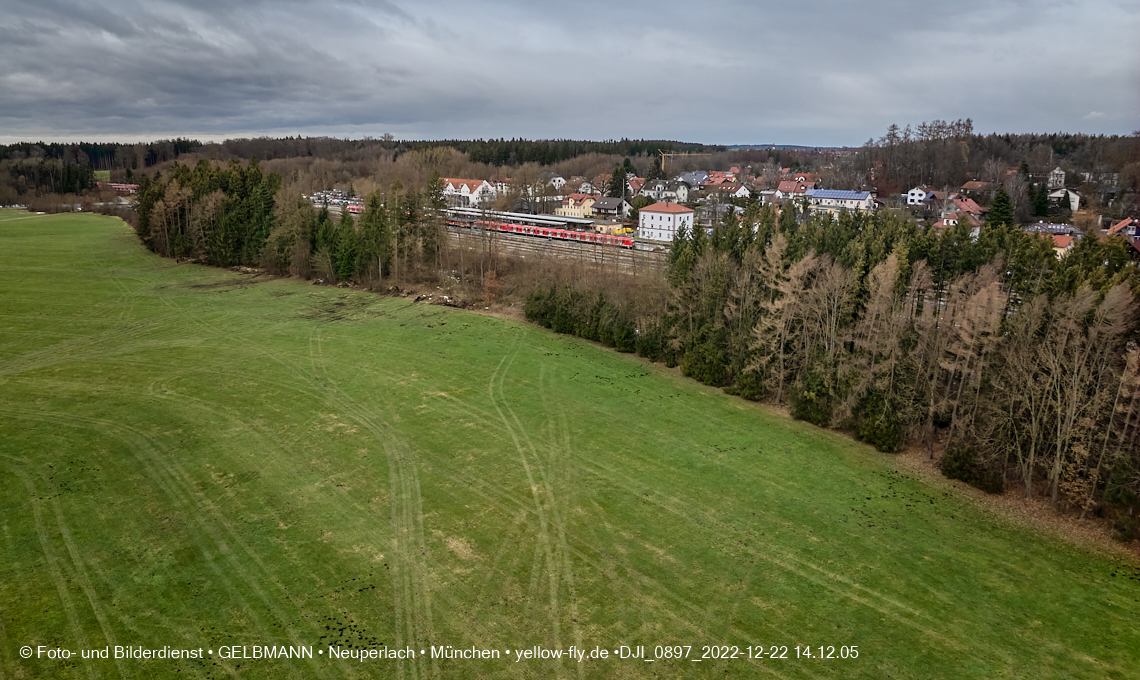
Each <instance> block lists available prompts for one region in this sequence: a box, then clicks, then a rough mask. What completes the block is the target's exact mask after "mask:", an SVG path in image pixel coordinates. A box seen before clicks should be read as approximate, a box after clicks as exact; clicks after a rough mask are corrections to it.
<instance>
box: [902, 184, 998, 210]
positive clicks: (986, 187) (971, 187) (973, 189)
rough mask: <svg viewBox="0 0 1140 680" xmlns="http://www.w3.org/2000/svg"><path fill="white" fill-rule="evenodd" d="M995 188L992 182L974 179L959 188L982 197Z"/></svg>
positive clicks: (966, 193)
mask: <svg viewBox="0 0 1140 680" xmlns="http://www.w3.org/2000/svg"><path fill="white" fill-rule="evenodd" d="M993 190H994V185H993V184H991V183H990V182H979V181H977V180H972V181H969V182H966V183H965V184H963V185H962V186H961V187H959V188H958V191H959V192H961V193H962V194H963V195H965V196H969V197H970V198H981V197H983V196H989V195H990V192H992V191H993ZM909 198H910V194H909V193H908V194H907V199H909ZM908 205H909V200H908Z"/></svg>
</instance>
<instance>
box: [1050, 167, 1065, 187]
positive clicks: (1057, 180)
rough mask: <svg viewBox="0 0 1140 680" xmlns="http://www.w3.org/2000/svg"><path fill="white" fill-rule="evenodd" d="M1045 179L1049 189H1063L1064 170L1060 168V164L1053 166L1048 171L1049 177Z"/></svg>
mask: <svg viewBox="0 0 1140 680" xmlns="http://www.w3.org/2000/svg"><path fill="white" fill-rule="evenodd" d="M1047 181H1048V187H1049V188H1050V189H1064V188H1065V171H1064V170H1062V169H1061V166H1057V167H1055V168H1053V171H1052V172H1050V173H1049V179H1048V180H1047Z"/></svg>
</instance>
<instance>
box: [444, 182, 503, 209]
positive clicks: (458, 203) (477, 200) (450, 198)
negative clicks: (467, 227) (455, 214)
mask: <svg viewBox="0 0 1140 680" xmlns="http://www.w3.org/2000/svg"><path fill="white" fill-rule="evenodd" d="M495 196H496V194H495V187H494V186H492V185H491V183H490V182H488V181H487V180H485V179H456V178H454V177H444V178H443V198H444V200H446V201H447V204H448V205H449V206H451V207H453V208H475V207H478V206H479V205H480V204H482V203H489V202H492V201H494V200H495Z"/></svg>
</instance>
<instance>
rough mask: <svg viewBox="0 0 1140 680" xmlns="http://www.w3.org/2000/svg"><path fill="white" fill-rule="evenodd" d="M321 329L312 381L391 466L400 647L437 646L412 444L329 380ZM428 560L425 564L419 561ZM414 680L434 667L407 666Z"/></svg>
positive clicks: (312, 340)
mask: <svg viewBox="0 0 1140 680" xmlns="http://www.w3.org/2000/svg"><path fill="white" fill-rule="evenodd" d="M321 342H322V341H321V337H320V331H319V329H318V330H316V331H314V332H313V333H310V336H309V351H310V365H311V367H312V368H313V378H312V380H313V381H314V382H317V383H321V382H324V383H326V384H327V386H328V387H329V388H330V391H329V394H328V395H327V396H326V403H328V404H329V405H330V406H334V407H336V408H337V409H338V410H341V411H343V412H344V413H346V414H347V415H348V416H349V417H350V418H352V419H353V420H355V421H356V422H357V423H359V424H360V425H361V426H362V427H364V428H365V429H366V430H368V432H369V433H371V434H372V437H373V438H374V439H375V440H376V441H377V442H378V443H379V444H380V445H381V447H382V448H383V450H384V454H385V458H386V459H387V461H388V482H389V488H390V496H391V501H390V502H391V511H390V522H391V528H392V554H393V555H395V557H396V559H394V560H393V562H394V563H395V564H396V565H398V566H397V569H392V570H390V571H391V572H393V573H392V594H393V604H394V607H393V608H394V609H395V612H394V614H395V619H396V631H395V632H396V646H397V647H400V646H403V645H405V643H410V644H412V645H414V646H416V647H419V648H423V647H427V646H430V645H431V643H432V642H434V641H435V639H434V638H435V627H434V624H433V622H432V610H431V586H430V583H429V579H428V576H427V570H428V567H427V559H426V555H427V543H426V540H425V538H424V528H423V499H422V497H421V495H420V479H419V472H418V470H417V469H416V465H415V461H414V460H413V455H412V452H411V449H410V447H409V446H408V444H407V442H406V441H404V440H403V439H402V438H401V437H399V436H398V435H397V434H396V431H395V428H393V427H392V426H391V425H390V424H388V423H387V422H385V421H383V420H382V419H378V418H376V417H375V416H373V415H372V413H371V412H370V411H369V410H368V409H367V408H366V407H364V406H363V405H362V404H360V402H358V401H357V400H355V399H353V398H351V397H349V396H348V395H347V393H345V392H344V390H341V389H340V388H339V387H338V386H337V384H336V382H335V381H334V380H333V379H332V378H331V376H329V374H328V371H327V370H326V369H325V365H324V352H323V348H322V347H321ZM417 554H418V555H419V556H420V557H424V558H425V559H424V560H420V559H418V558H417ZM408 661H409V660H406V659H400V660H399V661H398V662H397V676H398V677H400V678H403V677H404V673H405V662H408ZM407 666H408V667H409V668H408V669H407V670H408V671H409V673H410V675H411V678H412V680H419V679H420V678H423V677H427V674H428V671H429V667H425V664H424V660H423V659H422V658H421V657H419V656H417V657H416V658H415V659H412V660H410V662H409V663H407ZM430 672H431V676H432V677H434V678H438V677H439V665H438V663H437V661H436V660H435V659H431V663H430Z"/></svg>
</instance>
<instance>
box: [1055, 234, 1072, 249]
mask: <svg viewBox="0 0 1140 680" xmlns="http://www.w3.org/2000/svg"><path fill="white" fill-rule="evenodd" d="M1071 245H1073V237H1072V236H1070V235H1069V234H1053V247H1054V248H1068V247H1069V246H1071Z"/></svg>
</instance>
